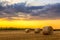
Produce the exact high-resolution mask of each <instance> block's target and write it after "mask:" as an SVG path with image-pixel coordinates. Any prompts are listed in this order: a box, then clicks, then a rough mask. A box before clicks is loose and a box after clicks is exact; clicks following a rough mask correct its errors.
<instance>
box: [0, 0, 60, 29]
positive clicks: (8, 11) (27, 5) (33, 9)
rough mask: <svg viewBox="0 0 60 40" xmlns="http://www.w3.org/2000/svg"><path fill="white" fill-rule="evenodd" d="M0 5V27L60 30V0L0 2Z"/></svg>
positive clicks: (5, 0) (0, 0)
mask: <svg viewBox="0 0 60 40" xmlns="http://www.w3.org/2000/svg"><path fill="white" fill-rule="evenodd" d="M1 3H2V4H3V5H2V4H1ZM0 5H2V6H0V27H17V28H43V27H44V26H53V28H55V29H60V0H0ZM4 5H5V6H4Z"/></svg>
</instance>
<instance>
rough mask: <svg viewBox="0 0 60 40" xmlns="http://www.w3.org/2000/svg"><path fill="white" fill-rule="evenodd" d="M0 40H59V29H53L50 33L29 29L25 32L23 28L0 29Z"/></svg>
mask: <svg viewBox="0 0 60 40" xmlns="http://www.w3.org/2000/svg"><path fill="white" fill-rule="evenodd" d="M0 40H60V31H54V33H53V34H52V35H43V34H42V32H41V33H37V34H36V33H34V31H31V32H29V33H26V32H25V31H23V30H14V31H0Z"/></svg>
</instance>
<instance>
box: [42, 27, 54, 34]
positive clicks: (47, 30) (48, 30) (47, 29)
mask: <svg viewBox="0 0 60 40" xmlns="http://www.w3.org/2000/svg"><path fill="white" fill-rule="evenodd" d="M42 32H43V34H44V35H49V34H52V33H53V28H52V26H46V27H43V30H42Z"/></svg>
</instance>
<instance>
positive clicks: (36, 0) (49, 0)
mask: <svg viewBox="0 0 60 40" xmlns="http://www.w3.org/2000/svg"><path fill="white" fill-rule="evenodd" d="M2 1H9V2H10V3H11V4H14V3H19V2H25V1H26V2H27V4H30V5H46V4H54V3H60V0H2Z"/></svg>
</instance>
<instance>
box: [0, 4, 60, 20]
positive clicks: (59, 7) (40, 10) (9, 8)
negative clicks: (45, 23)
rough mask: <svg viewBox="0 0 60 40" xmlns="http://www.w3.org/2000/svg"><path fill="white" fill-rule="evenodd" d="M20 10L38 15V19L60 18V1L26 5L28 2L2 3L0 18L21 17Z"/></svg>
mask: <svg viewBox="0 0 60 40" xmlns="http://www.w3.org/2000/svg"><path fill="white" fill-rule="evenodd" d="M19 12H22V13H23V14H30V15H31V16H34V17H35V16H38V17H39V18H38V19H60V3H56V4H50V5H45V6H26V3H17V4H13V5H6V6H3V5H1V3H0V18H8V19H11V17H19V15H20V14H19ZM34 17H33V18H34Z"/></svg>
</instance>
